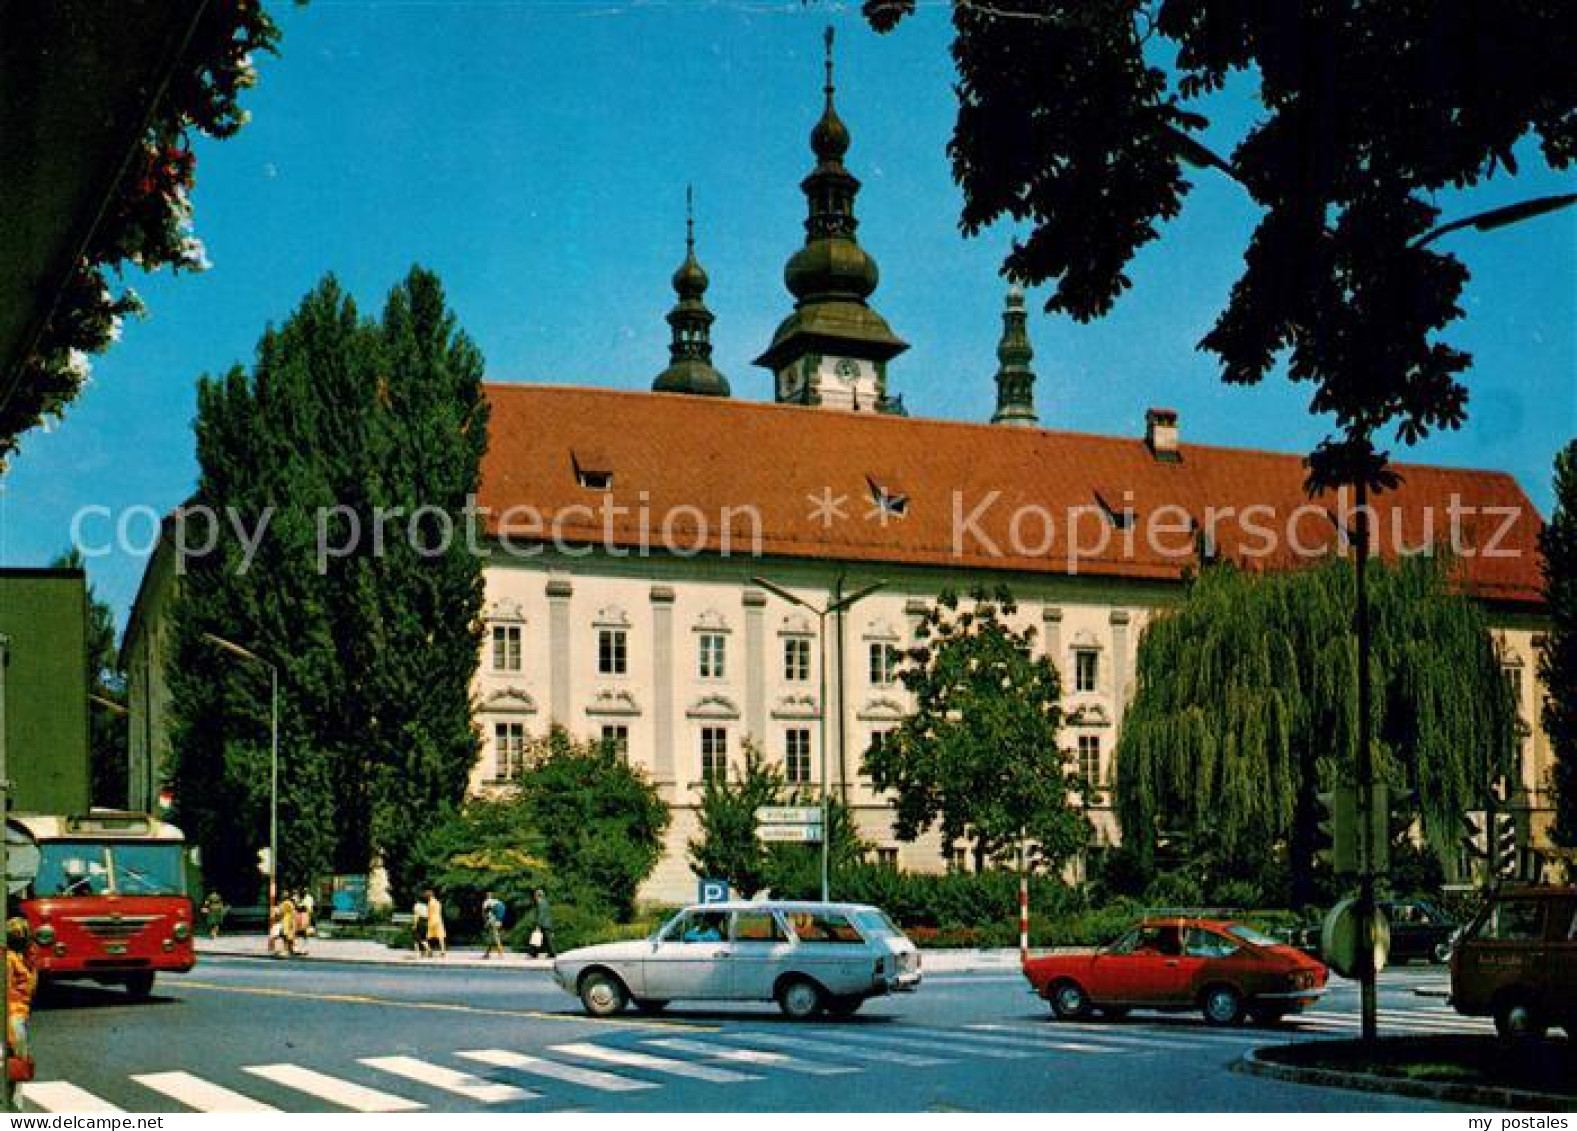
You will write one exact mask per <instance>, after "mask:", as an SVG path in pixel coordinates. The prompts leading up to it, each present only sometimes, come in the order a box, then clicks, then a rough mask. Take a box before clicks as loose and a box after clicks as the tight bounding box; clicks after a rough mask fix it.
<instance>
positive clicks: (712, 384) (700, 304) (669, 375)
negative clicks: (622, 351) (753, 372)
mask: <svg viewBox="0 0 1577 1131" xmlns="http://www.w3.org/2000/svg"><path fill="white" fill-rule="evenodd" d="M684 212H685V215H684V229H685V234H684V247H685V254H684V262H683V263H681V264H680V265H679V270H677V271H675V272H674V278H673V286H674V293H675V294H677V295H678V296H679V301H678V302H676V303H675V304H674V308H673V309H672V310H670V311H669V312H668V325H669V326H671V327H672V328H673V341H672V342H671V343H670V344H669V346H668V368H667V369H664V370H663V371H662V372H661V373H659V374H658V375H657V379H656V380H655V381H653V382H652V392H654V393H690V394H691V395H693V396H698V397H726V396H728V394H729V388H728V378H726V377H724V376H723V375H722V374H721V373H719V372H718V371H717V370H716V369H714V368H712V320H713V315H712V312H711V311H710V310H708V309H707V308H706V302H705V300H704V299H703V298H702V296H703V295H705V294H706V288H707V284H708V280H707V277H706V272H705V271H704V270H702V269H701V264H700V261H699V260H697V259H696V257H695V209H694V207H693V201H692V198H691V194H690V190H689V189H688V188H687V189H685V193H684Z"/></svg>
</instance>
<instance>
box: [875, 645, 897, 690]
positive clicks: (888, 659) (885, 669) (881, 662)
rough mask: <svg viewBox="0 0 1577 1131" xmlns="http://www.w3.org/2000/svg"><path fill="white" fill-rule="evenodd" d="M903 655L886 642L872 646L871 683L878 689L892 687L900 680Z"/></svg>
mask: <svg viewBox="0 0 1577 1131" xmlns="http://www.w3.org/2000/svg"><path fill="white" fill-rule="evenodd" d="M901 657H902V653H900V652H899V651H898V649H897V648H894V647H893V646H892V645H891V644H888V643H886V642H885V641H880V640H878V641H874V642H872V644H871V683H872V684H873V685H874V686H876V687H890V686H891V685H892V683H893V681H894V680H896V679H897V678H898V661H899V659H900V658H901Z"/></svg>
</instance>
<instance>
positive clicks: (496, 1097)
mask: <svg viewBox="0 0 1577 1131" xmlns="http://www.w3.org/2000/svg"><path fill="white" fill-rule="evenodd" d="M361 1063H363V1064H365V1065H366V1066H367V1067H368V1068H376V1069H377V1070H378V1071H380V1072H388V1073H390V1074H391V1075H394V1076H400V1077H403V1078H404V1079H406V1080H415V1081H416V1082H417V1083H418V1084H429V1085H431V1086H432V1087H434V1088H438V1089H439V1090H441V1091H445V1092H452V1093H454V1094H455V1095H457V1096H464V1097H465V1098H466V1099H468V1100H475V1101H476V1102H477V1103H484V1104H501V1103H507V1102H509V1101H510V1100H534V1099H536V1098H538V1093H536V1092H531V1091H527V1090H526V1089H525V1088H517V1087H515V1086H514V1085H513V1084H495V1083H493V1082H492V1081H489V1080H483V1079H482V1078H481V1077H479V1076H473V1075H471V1074H470V1073H469V1072H456V1071H455V1070H454V1069H453V1068H445V1067H443V1066H442V1065H440V1064H430V1063H429V1062H427V1061H425V1060H417V1059H416V1058H415V1057H414V1056H368V1057H363V1058H362V1061H361Z"/></svg>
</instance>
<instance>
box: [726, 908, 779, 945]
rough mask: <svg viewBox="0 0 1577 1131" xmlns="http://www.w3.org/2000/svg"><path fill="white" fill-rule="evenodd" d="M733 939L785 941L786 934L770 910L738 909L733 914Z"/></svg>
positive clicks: (759, 941)
mask: <svg viewBox="0 0 1577 1131" xmlns="http://www.w3.org/2000/svg"><path fill="white" fill-rule="evenodd" d="M734 941H735V942H756V943H779V942H787V941H788V935H786V934H785V933H784V932H783V928H782V926H781V925H779V923H778V917H777V916H776V915H774V914H772V912H770V911H739V912H736V913H735V914H734Z"/></svg>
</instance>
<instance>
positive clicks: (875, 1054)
mask: <svg viewBox="0 0 1577 1131" xmlns="http://www.w3.org/2000/svg"><path fill="white" fill-rule="evenodd" d="M726 1035H727V1036H728V1037H729V1038H731V1039H737V1040H741V1041H750V1042H751V1043H753V1044H761V1045H776V1046H778V1047H779V1048H787V1049H793V1050H794V1051H795V1052H809V1053H819V1054H820V1055H822V1056H852V1057H857V1058H859V1059H862V1060H875V1061H880V1062H882V1063H884V1064H902V1065H906V1066H907V1067H909V1068H935V1067H937V1066H938V1065H942V1064H951V1063H953V1061H952V1060H951V1059H944V1058H942V1057H938V1056H916V1055H915V1054H913V1053H907V1052H898V1051H897V1050H896V1049H875V1048H870V1047H868V1046H863V1045H851V1044H843V1043H840V1042H838V1041H824V1040H814V1041H813V1040H810V1039H809V1038H806V1037H790V1036H788V1035H787V1034H784V1033H761V1032H757V1031H756V1030H751V1031H749V1032H739V1033H735V1032H730V1033H728V1034H726Z"/></svg>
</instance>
